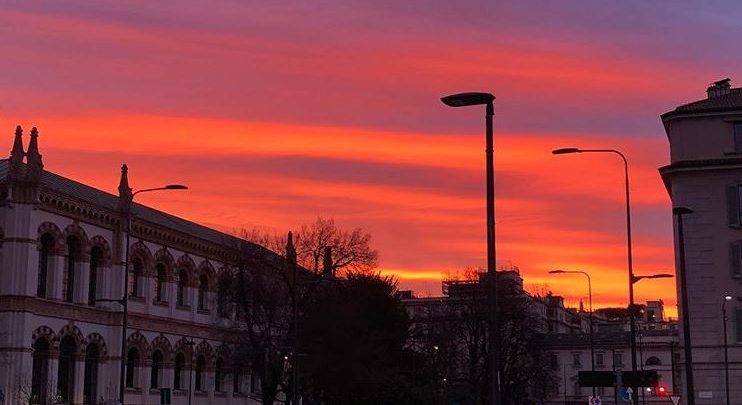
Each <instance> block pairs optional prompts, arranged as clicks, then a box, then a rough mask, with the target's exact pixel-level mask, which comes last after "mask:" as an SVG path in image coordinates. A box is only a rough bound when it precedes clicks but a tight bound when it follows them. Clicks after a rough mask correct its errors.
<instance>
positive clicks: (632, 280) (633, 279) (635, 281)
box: [631, 273, 675, 284]
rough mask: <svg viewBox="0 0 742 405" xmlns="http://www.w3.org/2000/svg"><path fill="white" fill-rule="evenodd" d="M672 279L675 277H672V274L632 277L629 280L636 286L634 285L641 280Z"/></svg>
mask: <svg viewBox="0 0 742 405" xmlns="http://www.w3.org/2000/svg"><path fill="white" fill-rule="evenodd" d="M673 277H675V276H673V275H672V274H668V273H660V274H652V275H651V276H634V277H633V278H632V279H631V282H632V283H633V284H636V283H638V282H639V281H641V280H644V279H654V278H673Z"/></svg>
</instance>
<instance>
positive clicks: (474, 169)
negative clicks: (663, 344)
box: [0, 0, 742, 316]
mask: <svg viewBox="0 0 742 405" xmlns="http://www.w3.org/2000/svg"><path fill="white" fill-rule="evenodd" d="M1 3H2V8H0V55H2V57H1V58H0V131H4V133H5V134H6V135H5V136H4V137H0V150H2V148H5V150H6V151H10V146H11V143H12V134H13V130H14V128H15V126H16V125H17V124H21V125H23V126H24V128H27V129H30V127H31V126H37V127H39V130H40V147H41V152H42V153H43V155H44V162H45V165H46V168H47V169H48V170H50V171H53V172H56V173H58V174H62V175H65V176H67V177H70V178H73V179H76V180H78V181H82V182H85V183H88V184H91V185H93V186H96V187H98V188H101V189H103V190H107V191H110V192H115V189H116V186H117V182H118V176H119V166H120V164H121V163H123V162H126V163H128V164H129V167H130V180H131V183H132V185H133V186H134V187H135V188H146V187H151V186H157V185H161V184H164V183H172V182H181V183H185V184H188V185H189V186H190V187H191V190H190V191H187V192H184V193H164V194H157V195H155V194H151V195H146V196H145V195H142V196H141V198H140V200H139V201H140V202H142V203H144V204H148V205H151V206H153V207H156V208H159V209H163V210H166V211H169V212H171V213H173V214H176V215H179V216H183V217H185V218H188V219H191V220H194V221H196V222H199V223H202V224H205V225H208V226H212V227H215V228H218V229H221V230H225V231H231V230H235V229H239V228H254V227H259V228H261V229H265V230H267V231H271V232H281V233H283V232H286V231H287V230H289V229H296V228H298V225H299V224H302V223H307V222H311V221H313V219H314V218H315V217H317V216H318V215H321V216H328V217H330V216H331V217H334V218H335V219H336V221H337V222H338V223H339V224H340V225H341V226H343V227H347V228H350V227H355V226H360V227H362V228H364V229H365V230H367V231H368V232H370V233H371V234H372V235H373V238H374V239H373V245H374V247H375V248H376V249H378V250H379V252H380V268H381V270H382V271H383V272H384V273H385V274H393V275H395V276H397V277H398V279H399V281H400V284H401V287H402V288H412V289H414V290H415V291H416V292H417V293H419V294H421V295H436V294H440V279H441V277H445V275H446V274H448V273H454V272H456V271H460V270H462V269H464V268H465V267H472V266H484V265H485V263H486V252H485V228H484V222H485V221H484V219H485V212H484V202H485V200H484V153H483V152H484V137H483V130H484V126H483V124H484V121H483V114H484V109H483V108H463V109H452V108H448V107H446V106H444V105H443V104H441V103H440V101H439V98H440V96H443V95H446V94H449V93H455V92H460V91H488V92H492V93H494V94H495V95H496V96H497V100H496V107H495V132H496V136H495V139H496V140H495V147H496V173H497V180H496V183H497V185H496V190H497V255H498V262H499V263H500V264H501V265H511V264H512V265H515V266H518V267H519V268H520V270H521V274H522V276H523V277H524V279H525V283H526V285H527V286H528V287H529V288H531V289H539V290H541V289H543V288H544V286H547V285H548V288H550V289H552V290H553V291H554V292H555V293H556V294H561V295H564V296H565V297H566V298H567V302H568V303H569V304H570V305H577V303H578V302H579V300H580V299H583V298H585V299H586V296H587V291H586V286H585V283H584V280H583V279H581V278H579V277H570V276H559V277H557V276H549V275H548V274H547V271H548V270H550V269H554V268H563V269H580V270H585V271H588V272H590V273H591V274H592V276H593V283H594V300H595V302H596V305H598V306H607V305H626V300H627V298H626V295H627V293H626V284H627V276H626V251H625V248H626V244H625V237H626V236H625V222H624V221H625V219H624V218H625V217H624V206H623V203H624V202H623V201H624V200H623V189H622V187H623V183H622V181H623V178H622V176H623V173H622V166H621V162H620V160H618V158H617V157H614V156H610V155H568V156H552V155H551V154H550V151H551V150H552V149H554V148H559V147H568V146H575V147H584V148H588V147H591V148H617V149H620V150H622V151H624V152H625V153H626V155H627V156H628V158H629V161H630V165H631V167H630V170H631V181H632V189H631V191H632V193H633V198H632V208H633V210H632V213H633V215H634V228H635V233H634V236H635V245H634V248H635V272H636V273H637V274H651V273H656V272H673V271H674V270H673V267H674V265H673V250H672V218H671V213H670V203H669V198H668V197H667V193H666V191H665V190H664V187H663V185H662V182H661V180H660V177H659V175H658V173H657V168H658V167H660V166H662V165H664V164H667V163H668V159H669V153H668V145H667V141H666V137H665V134H664V130H663V129H662V125H661V123H660V119H659V115H660V114H661V113H663V112H665V111H668V110H670V109H672V108H674V107H675V106H677V105H679V104H682V103H685V102H688V101H692V100H696V99H700V98H702V97H703V96H704V90H705V86H706V85H707V84H708V83H709V82H711V81H713V80H717V79H721V78H724V77H731V78H732V80H733V85H734V84H735V80H736V85H739V84H740V83H742V74H740V73H742V72H740V66H742V53H740V52H738V50H739V46H738V43H739V38H741V37H742V25H741V24H739V18H738V16H739V15H740V14H739V13H740V12H742V5H740V3H738V2H733V1H729V2H704V3H698V2H647V1H621V2H613V1H594V0H592V1H579V2H578V1H572V2H531V1H517V2H503V1H492V0H481V1H480V0H476V1H450V2H444V1H379V0H377V1H365V2H364V1H351V0H343V1H339V0H338V1H329V0H316V1H302V2H299V1H285V2H268V1H265V2H257V1H234V0H233V1H228V0H211V1H203V2H198V1H181V2H132V1H117V2H91V1H82V0H80V1H64V2H59V1H32V2H30V1H21V0H19V1H2V2H1ZM508 3H512V4H508ZM712 5H713V6H712ZM674 283H675V282H674V280H658V281H655V280H645V281H642V282H641V283H640V284H638V285H637V301H643V300H648V299H663V300H665V302H666V304H667V310H668V313H669V314H670V315H673V316H675V314H676V308H675V305H676V300H675V289H674Z"/></svg>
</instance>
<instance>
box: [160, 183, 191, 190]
mask: <svg viewBox="0 0 742 405" xmlns="http://www.w3.org/2000/svg"><path fill="white" fill-rule="evenodd" d="M165 190H188V186H184V185H182V184H168V185H167V186H165Z"/></svg>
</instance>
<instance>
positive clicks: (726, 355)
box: [721, 295, 732, 405]
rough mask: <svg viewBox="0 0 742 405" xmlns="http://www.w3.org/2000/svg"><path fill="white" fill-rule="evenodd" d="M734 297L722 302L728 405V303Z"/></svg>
mask: <svg viewBox="0 0 742 405" xmlns="http://www.w3.org/2000/svg"><path fill="white" fill-rule="evenodd" d="M731 300H732V297H731V296H730V295H727V296H726V297H724V300H723V301H722V302H721V319H722V320H723V321H724V386H725V387H726V388H725V390H726V394H727V405H729V343H728V342H727V301H731Z"/></svg>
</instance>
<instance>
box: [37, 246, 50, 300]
mask: <svg viewBox="0 0 742 405" xmlns="http://www.w3.org/2000/svg"><path fill="white" fill-rule="evenodd" d="M53 250H54V237H53V236H52V235H51V234H49V233H45V234H43V235H42V236H41V250H40V251H39V279H38V282H37V284H36V296H37V297H41V298H46V292H47V291H46V290H47V285H46V284H47V279H48V278H49V267H50V261H51V258H50V256H51V255H52V251H53Z"/></svg>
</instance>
